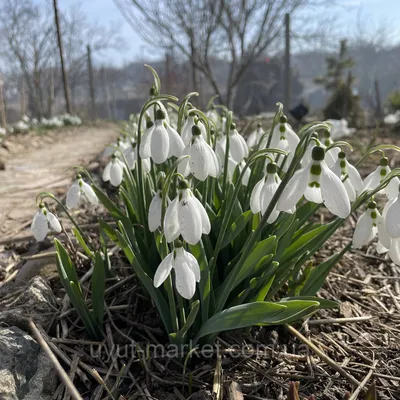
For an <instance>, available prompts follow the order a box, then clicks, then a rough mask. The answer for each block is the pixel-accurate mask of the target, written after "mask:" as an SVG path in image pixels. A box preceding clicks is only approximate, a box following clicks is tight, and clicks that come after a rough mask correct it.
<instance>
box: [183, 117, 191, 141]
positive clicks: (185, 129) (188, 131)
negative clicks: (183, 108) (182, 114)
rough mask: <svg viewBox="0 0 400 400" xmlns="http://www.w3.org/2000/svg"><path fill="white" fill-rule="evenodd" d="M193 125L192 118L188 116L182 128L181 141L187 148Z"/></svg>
mask: <svg viewBox="0 0 400 400" xmlns="http://www.w3.org/2000/svg"><path fill="white" fill-rule="evenodd" d="M193 125H194V117H192V116H189V117H188V118H187V120H186V122H185V124H184V125H183V128H182V140H183V143H184V144H185V146H187V145H188V144H189V143H190V141H191V139H192V126H193Z"/></svg>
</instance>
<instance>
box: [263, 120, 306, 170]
mask: <svg viewBox="0 0 400 400" xmlns="http://www.w3.org/2000/svg"><path fill="white" fill-rule="evenodd" d="M299 142H300V139H299V137H298V136H297V135H296V133H295V132H294V131H293V129H292V128H291V126H290V125H289V124H288V123H287V119H286V117H285V116H282V117H281V118H280V124H279V125H277V126H276V127H275V129H274V131H273V132H272V138H271V143H270V146H269V147H271V148H274V149H281V150H283V151H286V152H287V153H288V156H287V158H286V162H285V164H284V166H283V170H284V171H287V169H288V167H289V165H290V163H291V162H292V159H293V157H294V153H295V151H296V147H297V145H298V144H299Z"/></svg>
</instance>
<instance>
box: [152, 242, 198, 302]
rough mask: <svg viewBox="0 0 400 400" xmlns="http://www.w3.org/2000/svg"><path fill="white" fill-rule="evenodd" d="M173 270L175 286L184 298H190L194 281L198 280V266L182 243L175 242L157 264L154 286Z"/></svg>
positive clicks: (194, 290) (193, 288) (194, 287)
mask: <svg viewBox="0 0 400 400" xmlns="http://www.w3.org/2000/svg"><path fill="white" fill-rule="evenodd" d="M172 269H174V271H175V287H176V290H177V292H178V293H179V294H180V295H181V296H182V297H183V298H184V299H188V300H189V299H191V298H192V297H193V296H194V294H195V292H196V282H200V267H199V263H198V262H197V260H196V258H195V257H194V256H193V255H192V254H191V253H189V252H188V251H186V250H185V249H184V248H183V247H182V244H176V245H175V248H174V250H173V251H172V252H171V253H169V254H168V255H167V256H166V257H165V258H164V260H162V261H161V264H160V265H159V266H158V268H157V271H156V273H155V275H154V286H155V287H156V288H157V287H159V286H160V285H161V284H162V283H163V282H164V281H165V280H166V279H167V278H168V276H169V274H170V273H171V270H172Z"/></svg>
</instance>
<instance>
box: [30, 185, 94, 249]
mask: <svg viewBox="0 0 400 400" xmlns="http://www.w3.org/2000/svg"><path fill="white" fill-rule="evenodd" d="M39 197H40V200H41V201H42V200H43V199H45V198H46V197H48V198H50V199H52V200H54V201H55V202H56V203H57V204H58V205H59V206H60V207H61V208H62V209H63V211H64V212H65V214H67V217H68V218H69V219H70V221H71V222H72V223H73V225H74V226H75V228H76V230H77V231H78V232H79V234H80V235H81V236H82V238H83V239H84V241H85V242H86V244H87V246H88V247H89V248H90V250H92V251H95V249H94V248H93V246H92V244H91V241H89V238H88V237H87V236H86V234H85V233H84V232H83V231H82V229H81V228H80V227H79V225H78V224H77V223H76V221H75V220H74V218H73V217H72V215H71V214H70V213H69V212H68V210H67V207H65V206H64V204H63V203H61V201H60V200H58V199H57V197H56V196H54V194H52V193H50V192H41V193H39V194H38V195H37V197H36V202H37V199H38V198H39Z"/></svg>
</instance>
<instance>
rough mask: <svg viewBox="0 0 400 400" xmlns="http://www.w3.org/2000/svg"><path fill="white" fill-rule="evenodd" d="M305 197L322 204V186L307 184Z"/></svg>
mask: <svg viewBox="0 0 400 400" xmlns="http://www.w3.org/2000/svg"><path fill="white" fill-rule="evenodd" d="M304 197H305V198H306V199H307V200H308V201H311V202H312V203H316V204H321V203H322V194H321V188H317V187H315V186H312V187H311V186H309V185H307V188H306V190H305V192H304Z"/></svg>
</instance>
